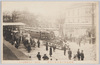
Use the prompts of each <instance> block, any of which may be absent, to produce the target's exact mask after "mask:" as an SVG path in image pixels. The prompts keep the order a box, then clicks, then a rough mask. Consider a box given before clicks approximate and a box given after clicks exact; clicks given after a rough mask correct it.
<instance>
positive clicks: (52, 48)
mask: <svg viewBox="0 0 100 65" xmlns="http://www.w3.org/2000/svg"><path fill="white" fill-rule="evenodd" d="M6 32H7V34H6ZM4 38H5V40H7V41H9V40H10V42H11V44H12V45H15V48H17V49H18V48H19V46H20V43H23V45H24V46H25V48H26V50H27V51H28V53H30V52H31V50H32V49H31V47H34V48H35V47H36V44H37V47H38V48H41V47H40V46H41V45H40V44H41V43H40V40H39V39H38V41H37V42H35V41H34V39H33V38H31V36H30V34H27V36H25V35H23V33H20V31H19V30H18V29H17V28H15V29H14V30H12V29H5V31H4ZM45 47H46V51H48V50H49V55H50V57H52V55H53V52H56V49H57V45H56V44H53V43H50V42H46V43H45ZM67 50H68V54H66V53H67V52H66V51H67ZM63 51H64V55H65V56H66V55H68V59H69V60H72V59H74V60H82V61H83V60H84V52H83V50H81V52H80V49H78V51H77V54H74V56H73V58H72V55H73V53H72V50H71V48H67V45H66V44H65V45H64V47H63ZM37 58H38V60H41V58H43V60H49V57H48V56H47V55H46V54H44V56H43V57H41V54H40V52H38V54H37ZM50 60H52V59H50Z"/></svg>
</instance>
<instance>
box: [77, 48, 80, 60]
mask: <svg viewBox="0 0 100 65" xmlns="http://www.w3.org/2000/svg"><path fill="white" fill-rule="evenodd" d="M77 58H78V60H80V51H79V49H78V51H77Z"/></svg>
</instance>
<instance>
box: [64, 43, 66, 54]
mask: <svg viewBox="0 0 100 65" xmlns="http://www.w3.org/2000/svg"><path fill="white" fill-rule="evenodd" d="M64 55H66V44H65V45H64Z"/></svg>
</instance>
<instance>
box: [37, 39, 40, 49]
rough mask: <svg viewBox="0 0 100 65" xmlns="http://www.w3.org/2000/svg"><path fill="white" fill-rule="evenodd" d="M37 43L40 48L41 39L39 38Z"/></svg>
mask: <svg viewBox="0 0 100 65" xmlns="http://www.w3.org/2000/svg"><path fill="white" fill-rule="evenodd" d="M37 43H38V48H40V41H39V39H38V41H37Z"/></svg>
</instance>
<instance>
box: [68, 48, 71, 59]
mask: <svg viewBox="0 0 100 65" xmlns="http://www.w3.org/2000/svg"><path fill="white" fill-rule="evenodd" d="M71 57H72V51H71V50H70V48H69V50H68V58H69V60H71Z"/></svg>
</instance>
